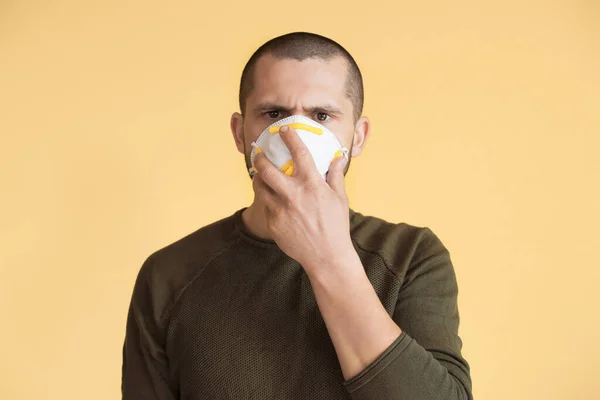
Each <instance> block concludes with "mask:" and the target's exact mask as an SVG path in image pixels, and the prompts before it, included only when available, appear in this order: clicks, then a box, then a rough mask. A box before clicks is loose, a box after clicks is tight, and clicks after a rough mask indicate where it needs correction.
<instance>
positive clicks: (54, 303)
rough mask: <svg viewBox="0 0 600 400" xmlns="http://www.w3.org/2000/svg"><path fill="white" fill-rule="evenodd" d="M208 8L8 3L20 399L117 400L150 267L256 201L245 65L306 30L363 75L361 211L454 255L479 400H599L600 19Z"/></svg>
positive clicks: (1, 350) (538, 8) (8, 181)
mask: <svg viewBox="0 0 600 400" xmlns="http://www.w3.org/2000/svg"><path fill="white" fill-rule="evenodd" d="M211 3H212V2H208V1H206V2H202V1H195V2H194V1H187V2H182V1H178V2H175V1H173V2H158V1H141V0H139V1H126V2H125V1H115V0H105V1H97V2H92V1H74V0H65V1H29V2H28V1H16V0H15V1H10V0H8V1H7V0H1V1H0V135H1V136H0V140H1V141H0V187H1V190H2V192H1V196H0V205H1V207H0V246H1V247H0V321H1V322H0V398H2V399H7V400H8V399H10V400H12V399H27V400H29V399H77V400H80V399H90V400H93V399H116V398H120V373H121V371H120V368H121V348H122V347H121V346H122V342H123V337H124V332H125V331H124V328H125V317H126V311H127V306H128V303H129V299H130V296H131V290H132V288H133V282H134V279H135V276H136V274H137V272H138V270H139V268H140V266H141V263H142V262H143V261H144V259H145V258H146V257H147V256H148V255H149V254H150V253H151V252H153V251H154V250H157V249H158V248H160V247H163V246H165V245H167V244H169V243H171V242H173V241H175V240H177V239H178V238H180V237H182V236H184V235H186V234H188V233H190V232H192V231H193V230H196V229H198V228H199V227H201V226H203V225H205V224H207V223H209V222H212V221H215V220H217V219H220V218H222V217H225V216H228V215H230V214H231V213H232V212H233V211H235V210H236V209H237V208H240V207H242V206H245V205H248V204H249V203H250V200H251V195H252V189H251V186H250V180H249V179H248V177H247V175H246V174H245V169H244V161H243V157H242V156H241V155H240V154H238V153H237V152H236V149H235V146H234V143H233V139H232V138H231V134H230V131H229V116H230V115H231V113H232V112H233V111H236V110H237V89H238V81H239V76H240V73H241V70H242V67H243V65H244V63H245V62H246V60H247V59H248V57H249V56H250V55H251V53H252V52H253V51H254V50H255V49H256V48H257V47H258V46H259V45H260V44H262V43H263V42H264V41H266V40H268V39H270V38H271V37H274V36H277V35H279V34H283V33H287V32H290V31H294V30H308V31H314V32H318V33H321V34H324V35H326V36H330V37H331V38H333V39H335V40H337V41H339V42H340V43H341V44H343V45H344V46H345V47H346V48H347V49H348V50H349V51H350V52H351V53H352V54H353V55H354V56H355V58H356V59H357V61H358V63H359V65H360V67H361V68H362V71H363V74H364V77H365V88H366V104H365V114H366V115H368V116H369V117H370V118H371V119H372V121H373V135H372V137H371V138H370V139H369V142H368V145H367V148H366V150H365V153H364V154H363V156H361V157H360V158H358V159H356V160H355V161H354V163H353V164H352V167H351V169H350V172H349V174H348V176H347V187H348V192H349V195H350V198H351V206H352V207H353V208H354V209H355V210H357V211H360V212H362V213H365V214H371V215H376V216H379V217H382V218H385V219H388V220H391V221H395V222H400V221H404V222H408V223H411V224H415V225H419V226H429V227H430V228H431V229H433V231H434V232H436V233H437V234H438V236H439V237H440V238H441V239H442V241H443V242H444V243H445V244H446V246H447V247H448V248H449V250H450V252H451V255H452V258H453V261H454V265H455V268H456V272H457V276H458V281H459V307H460V313H461V327H460V335H461V337H462V339H463V342H464V348H463V351H464V355H465V357H466V358H467V360H468V361H469V362H470V364H471V368H472V377H473V381H474V391H475V396H476V398H477V399H487V400H505V399H544V400H552V399H557V400H558V399H592V398H596V399H597V398H598V396H599V393H600V383H599V380H598V378H597V376H596V375H597V373H598V372H599V366H598V360H599V359H600V340H599V339H600V318H599V315H600V313H599V312H598V309H597V307H598V306H599V305H600V296H599V294H598V293H599V292H600V290H599V289H598V285H600V273H599V267H600V263H599V261H598V256H597V250H598V248H599V247H600V233H599V231H598V227H599V226H600V215H599V214H600V213H599V210H598V209H599V206H598V205H599V204H600V193H599V188H598V186H599V182H600V163H599V161H598V151H599V147H600V146H599V135H600V116H599V114H600V103H599V102H600V97H599V95H598V93H599V90H600V73H599V72H600V57H599V55H600V6H599V3H597V2H594V1H583V0H581V1H567V0H564V1H527V2H522V1H516V0H511V1H493V2H492V1H484V2H482V1H469V2H465V1H459V2H448V1H441V0H439V1H427V2H418V1H410V2H409V1H393V2H392V1H389V2H384V1H367V2H364V3H363V2H356V3H352V2H348V1H342V0H338V1H312V0H308V1H303V2H290V3H285V2H271V1H266V0H265V1H235V2H216V3H217V5H210V4H211Z"/></svg>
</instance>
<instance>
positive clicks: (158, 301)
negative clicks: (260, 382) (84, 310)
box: [121, 256, 177, 400]
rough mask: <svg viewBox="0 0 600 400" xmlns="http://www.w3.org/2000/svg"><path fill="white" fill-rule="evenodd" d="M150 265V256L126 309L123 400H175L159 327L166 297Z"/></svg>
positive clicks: (162, 335)
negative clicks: (169, 382)
mask: <svg viewBox="0 0 600 400" xmlns="http://www.w3.org/2000/svg"><path fill="white" fill-rule="evenodd" d="M153 265H154V263H153V261H152V256H150V257H149V258H148V259H147V260H146V261H145V262H144V264H143V265H142V268H141V269H140V271H139V273H138V276H137V279H136V282H135V285H134V289H133V295H132V297H131V302H130V305H129V311H128V314H127V325H126V329H125V341H124V344H123V364H122V376H121V394H122V399H123V400H142V399H143V400H174V399H176V398H177V395H176V393H175V390H174V389H173V388H171V387H169V384H168V364H167V357H166V352H165V332H164V329H163V328H162V327H161V323H160V321H161V319H162V315H161V314H162V310H163V307H162V306H163V304H164V302H165V297H166V296H165V293H163V292H162V291H161V289H160V287H159V286H158V283H159V280H160V276H157V274H156V273H155V271H154V268H153Z"/></svg>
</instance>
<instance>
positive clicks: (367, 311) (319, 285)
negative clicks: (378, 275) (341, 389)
mask: <svg viewBox="0 0 600 400" xmlns="http://www.w3.org/2000/svg"><path fill="white" fill-rule="evenodd" d="M310 270H311V271H316V272H312V273H311V274H309V279H310V282H311V285H312V288H313V292H314V294H315V298H316V300H317V304H318V306H319V310H320V311H321V315H322V316H323V319H324V321H325V324H326V326H327V330H328V332H329V335H330V337H331V340H332V342H333V345H334V347H335V351H336V353H337V356H338V359H339V362H340V366H341V368H342V372H343V375H344V379H350V378H352V377H353V376H355V375H357V374H358V373H360V372H361V371H362V370H363V369H364V368H365V367H367V366H368V365H369V364H370V363H371V362H373V361H374V360H375V359H377V357H379V355H381V354H382V353H383V352H384V350H385V349H386V348H388V347H389V346H390V344H391V343H392V342H393V341H394V340H395V339H396V338H398V336H399V335H400V334H401V333H402V330H401V329H400V327H399V326H398V325H397V324H396V323H395V322H394V320H392V318H391V317H390V316H389V315H388V313H387V311H386V310H385V308H384V307H383V305H382V304H381V301H380V300H379V297H377V294H376V293H375V290H374V289H373V286H372V285H371V282H370V281H369V279H368V278H367V275H366V273H365V270H364V267H363V266H362V264H361V261H360V258H359V257H358V254H356V252H352V253H350V254H349V255H348V256H347V258H345V259H344V260H337V261H336V265H328V266H316V267H315V268H310Z"/></svg>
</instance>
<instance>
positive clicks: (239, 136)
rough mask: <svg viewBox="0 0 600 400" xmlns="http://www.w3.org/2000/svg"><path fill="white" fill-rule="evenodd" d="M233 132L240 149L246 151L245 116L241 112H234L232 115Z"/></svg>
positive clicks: (242, 151) (241, 151)
mask: <svg viewBox="0 0 600 400" xmlns="http://www.w3.org/2000/svg"><path fill="white" fill-rule="evenodd" d="M230 127H231V133H233V140H234V141H235V146H236V147H237V149H238V151H239V152H240V153H242V154H245V153H244V150H245V149H244V117H243V116H242V114H240V113H239V112H234V113H233V114H232V115H231V122H230Z"/></svg>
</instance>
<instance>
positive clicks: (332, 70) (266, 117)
mask: <svg viewBox="0 0 600 400" xmlns="http://www.w3.org/2000/svg"><path fill="white" fill-rule="evenodd" d="M347 75H348V72H347V66H346V61H345V60H344V59H343V58H341V57H336V58H333V59H331V60H329V61H324V60H318V59H311V58H309V59H306V60H303V61H298V60H294V59H277V58H275V57H273V56H271V55H268V54H267V55H264V56H262V57H261V58H260V59H259V60H258V62H257V64H256V68H255V70H254V87H253V89H252V92H251V93H250V95H249V97H248V98H247V100H246V109H245V115H244V116H243V117H242V116H241V115H240V114H239V113H235V114H234V115H233V116H232V121H231V128H232V131H233V134H234V138H235V140H236V145H237V147H238V150H239V151H240V152H242V153H243V154H244V156H245V160H246V168H250V167H251V163H250V153H251V151H252V147H251V146H250V143H252V142H253V141H255V140H256V139H258V137H259V136H260V134H261V133H262V132H263V131H264V130H265V128H267V127H268V126H269V125H271V124H272V123H273V122H276V121H278V120H280V119H283V118H285V117H288V116H290V115H304V116H306V117H309V118H311V119H313V120H315V121H316V122H318V123H319V124H321V125H324V126H325V127H327V128H328V129H329V130H330V131H331V132H333V134H334V135H335V136H336V137H337V139H338V140H339V141H340V143H341V144H342V146H344V147H346V148H348V149H349V150H350V154H349V155H350V156H352V155H354V156H357V155H358V154H360V151H361V148H362V146H363V144H364V139H365V137H366V131H368V120H366V118H361V119H360V120H359V121H358V123H357V124H355V123H354V116H353V112H354V108H353V104H352V101H351V100H350V98H348V97H347V95H346V79H347ZM357 131H358V135H357ZM355 136H358V137H357V138H355ZM357 142H358V143H357ZM353 153H354V154H353ZM349 166H350V163H348V165H347V166H346V171H345V172H347V171H348V168H349Z"/></svg>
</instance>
